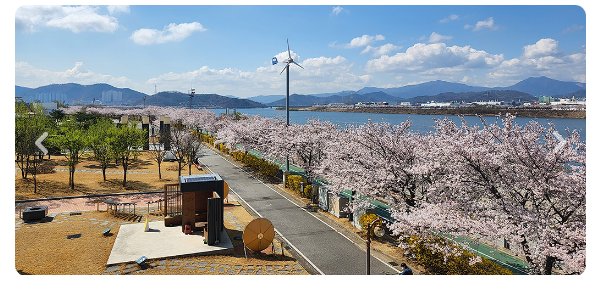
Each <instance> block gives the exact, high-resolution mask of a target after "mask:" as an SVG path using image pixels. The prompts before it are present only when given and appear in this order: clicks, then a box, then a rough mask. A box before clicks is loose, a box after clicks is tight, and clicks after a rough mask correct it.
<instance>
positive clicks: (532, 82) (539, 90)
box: [494, 76, 586, 97]
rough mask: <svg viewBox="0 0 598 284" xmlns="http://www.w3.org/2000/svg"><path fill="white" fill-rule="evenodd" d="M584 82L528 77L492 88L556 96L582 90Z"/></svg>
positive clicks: (584, 86)
mask: <svg viewBox="0 0 598 284" xmlns="http://www.w3.org/2000/svg"><path fill="white" fill-rule="evenodd" d="M585 88H586V84H584V83H577V82H564V81H559V80H554V79H550V78H547V77H544V76H542V77H530V78H527V79H525V80H523V81H521V82H519V83H517V84H515V85H513V86H510V87H504V88H494V89H497V90H517V91H520V92H524V93H528V94H531V95H534V96H536V97H538V96H558V95H565V94H568V93H572V92H575V91H579V90H584V89H585Z"/></svg>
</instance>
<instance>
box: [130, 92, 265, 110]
mask: <svg viewBox="0 0 598 284" xmlns="http://www.w3.org/2000/svg"><path fill="white" fill-rule="evenodd" d="M135 104H136V105H142V104H143V99H140V100H138V101H136V102H135ZM145 104H146V105H155V106H180V107H189V95H188V94H184V93H181V92H159V93H157V94H155V95H152V96H147V98H146V100H145ZM192 107H193V108H198V107H205V108H256V107H258V108H259V107H266V106H265V105H263V104H261V103H258V102H254V101H251V100H248V99H238V98H231V97H225V96H220V95H216V94H195V96H194V97H193V99H192Z"/></svg>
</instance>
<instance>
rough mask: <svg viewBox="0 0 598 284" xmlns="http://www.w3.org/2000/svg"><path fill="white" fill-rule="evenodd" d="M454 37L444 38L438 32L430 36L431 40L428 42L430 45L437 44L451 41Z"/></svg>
mask: <svg viewBox="0 0 598 284" xmlns="http://www.w3.org/2000/svg"><path fill="white" fill-rule="evenodd" d="M452 38H453V37H452V36H444V35H441V34H437V33H436V32H432V34H431V35H430V39H429V40H428V42H430V43H437V42H441V41H445V40H449V39H452Z"/></svg>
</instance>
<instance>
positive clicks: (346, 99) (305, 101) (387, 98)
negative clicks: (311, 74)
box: [267, 92, 403, 107]
mask: <svg viewBox="0 0 598 284" xmlns="http://www.w3.org/2000/svg"><path fill="white" fill-rule="evenodd" d="M345 94H346V95H344V96H343V95H332V96H328V97H317V96H314V95H297V94H293V95H291V96H289V106H292V107H306V106H312V105H314V104H319V105H323V104H330V103H345V104H356V103H358V102H388V103H396V102H397V101H401V100H403V99H401V98H397V97H394V96H391V95H389V94H387V93H384V92H372V93H367V94H363V95H359V94H349V93H345ZM267 105H268V106H285V105H286V98H283V99H280V100H277V101H274V102H271V103H269V104H267Z"/></svg>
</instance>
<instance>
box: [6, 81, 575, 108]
mask: <svg viewBox="0 0 598 284" xmlns="http://www.w3.org/2000/svg"><path fill="white" fill-rule="evenodd" d="M585 88H586V84H585V83H577V82H564V81H559V80H554V79H550V78H547V77H530V78H527V79H525V80H523V81H521V82H519V83H517V84H514V85H512V86H508V87H494V88H487V87H476V86H469V85H465V84H462V83H451V82H445V81H440V80H437V81H430V82H425V83H421V84H416V85H408V86H403V87H397V88H377V87H365V88H362V89H360V90H357V91H351V90H345V91H342V92H337V93H320V94H309V95H298V94H293V95H291V96H290V97H289V99H290V102H289V103H290V105H291V106H311V105H313V104H329V103H347V104H353V103H357V102H388V103H391V104H393V103H397V102H405V101H409V102H422V101H432V100H434V101H438V102H441V101H462V100H470V101H481V100H485V99H488V98H492V99H494V100H504V101H516V100H521V101H529V100H532V101H533V100H534V97H538V96H552V97H571V96H573V95H574V96H575V97H585ZM108 90H115V91H120V92H122V104H125V105H143V104H144V102H143V97H144V96H146V101H145V104H147V105H161V106H188V104H189V97H188V94H184V93H180V92H161V93H158V94H155V95H146V94H144V93H141V92H137V91H134V90H131V89H129V88H116V87H113V86H111V85H108V84H93V85H79V84H75V83H68V84H52V85H47V86H42V87H38V88H26V87H21V86H15V97H21V98H22V99H23V100H24V101H33V100H35V99H36V95H37V94H39V93H54V94H64V96H65V97H66V99H65V102H66V103H67V104H71V103H72V102H73V101H84V102H88V103H89V102H91V101H92V100H93V99H94V98H95V99H96V100H101V98H102V92H103V91H108ZM491 91H517V92H491ZM285 104H286V96H285V95H269V96H255V97H251V98H248V99H242V98H235V97H232V96H221V95H217V94H201V95H200V94H196V95H195V98H194V99H193V106H194V107H229V108H231V107H239V108H241V107H264V106H265V105H266V106H284V105H285Z"/></svg>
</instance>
